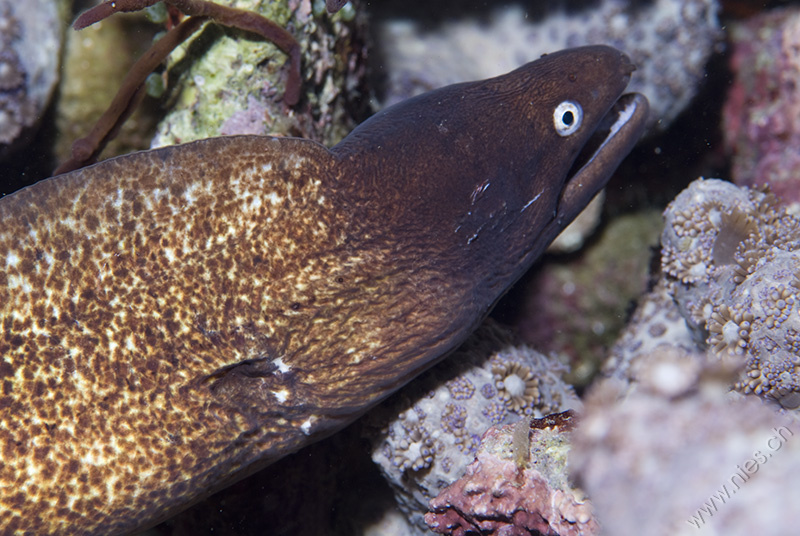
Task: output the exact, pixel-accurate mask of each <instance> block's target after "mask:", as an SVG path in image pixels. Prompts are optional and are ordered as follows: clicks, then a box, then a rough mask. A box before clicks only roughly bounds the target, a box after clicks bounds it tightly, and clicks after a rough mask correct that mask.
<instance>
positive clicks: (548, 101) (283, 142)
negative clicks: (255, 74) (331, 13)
mask: <svg viewBox="0 0 800 536" xmlns="http://www.w3.org/2000/svg"><path fill="white" fill-rule="evenodd" d="M632 70H633V66H632V65H631V64H630V62H629V60H628V58H627V57H626V56H625V55H624V54H622V53H621V52H619V51H617V50H614V49H611V48H608V47H603V46H595V47H585V48H580V49H573V50H569V51H563V52H559V53H555V54H551V55H548V56H545V57H543V58H542V59H540V60H538V61H535V62H532V63H529V64H527V65H525V66H523V67H521V68H519V69H518V70H516V71H513V72H511V73H509V74H507V75H504V76H500V77H497V78H494V79H490V80H485V81H480V82H473V83H465V84H459V85H455V86H449V87H446V88H443V89H440V90H436V91H433V92H431V93H428V94H425V95H421V96H419V97H417V98H414V99H411V100H409V101H406V102H404V103H400V104H398V105H397V106H394V107H392V108H389V109H387V110H385V111H383V112H381V113H379V114H377V115H375V116H374V117H373V118H371V119H370V120H368V121H366V122H365V123H364V124H362V125H361V126H360V127H359V128H357V129H356V130H355V131H353V132H352V133H351V134H350V136H349V137H347V138H346V139H345V140H343V141H342V142H341V143H340V144H338V145H337V146H335V147H333V148H332V149H327V148H325V147H323V146H321V145H319V144H316V143H313V142H311V141H308V140H301V139H290V138H282V139H278V138H270V137H254V136H247V137H231V138H214V139H208V140H203V141H198V142H194V143H190V144H186V145H182V146H175V147H168V148H163V149H157V150H152V151H145V152H140V153H136V154H132V155H128V156H122V157H118V158H114V159H111V160H107V161H105V162H101V163H99V164H96V165H94V166H92V167H89V168H86V169H82V170H79V171H75V172H72V173H68V174H65V175H60V176H57V177H53V178H51V179H48V180H45V181H42V182H40V183H38V184H35V185H33V186H31V187H28V188H26V189H24V190H21V191H19V192H16V193H14V194H12V195H9V196H7V197H5V198H3V199H2V200H0V266H2V271H1V272H0V456H2V465H0V534H4V535H9V534H37V535H44V534H103V535H109V534H125V533H128V532H131V531H134V530H137V529H140V528H143V527H146V526H149V525H152V524H154V523H156V522H158V521H160V520H162V519H164V518H165V517H168V516H170V515H172V514H174V513H176V512H177V511H179V510H181V509H183V508H185V507H186V506H188V505H189V504H191V503H192V502H194V501H196V500H198V499H199V498H201V497H203V496H205V495H207V494H208V493H210V492H211V491H214V490H216V489H218V488H220V487H221V486H224V485H226V484H227V483H230V482H233V481H235V480H236V479H238V478H241V477H243V476H245V475H247V474H249V473H251V472H253V471H255V470H257V469H260V468H262V467H264V466H266V465H268V464H269V463H271V462H273V461H275V460H276V459H278V458H281V457H283V456H284V455H286V454H288V453H290V452H292V451H295V450H297V449H299V448H301V447H302V446H304V445H307V444H309V443H311V442H313V441H316V440H318V439H320V438H322V437H324V436H326V435H329V434H331V433H333V432H335V431H336V430H339V429H341V428H342V427H343V426H345V425H346V424H348V423H350V422H352V421H353V420H354V419H355V418H357V417H358V416H360V415H361V414H363V413H364V412H365V411H366V410H367V409H368V408H370V407H371V406H373V405H375V404H376V403H377V402H378V401H380V400H381V399H383V398H385V397H386V396H388V395H389V394H391V393H392V392H394V391H395V390H397V389H399V388H400V387H402V386H403V385H404V384H405V383H406V382H407V381H409V380H410V379H411V378H413V377H414V376H415V375H417V374H418V373H420V372H421V371H423V370H424V369H426V368H428V367H429V366H431V365H432V364H434V363H435V362H437V361H438V360H439V359H440V358H442V356H444V355H445V354H446V353H447V352H448V351H450V350H451V349H453V348H454V347H455V346H456V345H458V344H459V343H460V342H461V341H462V340H463V339H464V338H466V336H467V335H468V334H469V333H470V331H471V330H472V329H473V328H474V327H475V326H476V325H477V324H478V323H479V322H480V321H481V320H482V319H483V317H484V316H485V315H486V314H487V313H488V311H489V310H490V308H491V306H492V305H493V304H494V303H495V302H496V301H497V299H498V298H499V297H500V296H501V295H502V294H503V293H504V292H505V290H506V289H507V288H508V287H509V286H510V285H511V284H512V283H513V282H514V281H515V280H516V279H518V278H519V277H520V276H521V275H522V274H523V273H524V271H525V270H526V269H527V268H529V267H530V265H531V264H532V263H533V262H534V260H535V259H536V258H537V257H538V256H539V255H540V253H541V252H542V250H543V249H544V248H545V247H546V246H547V244H548V243H549V242H550V241H551V240H552V239H553V238H554V237H555V236H556V235H557V233H558V232H559V231H560V230H561V229H562V228H563V227H564V226H565V225H566V224H567V223H569V221H570V220H571V219H572V218H573V217H574V216H575V215H577V214H578V212H579V211H580V210H581V209H582V208H583V206H584V205H585V204H586V203H587V202H588V201H589V200H590V199H591V198H592V197H593V196H594V195H595V193H596V192H597V191H598V190H599V189H600V188H601V187H602V186H604V184H605V182H606V181H607V179H608V177H609V175H610V174H611V172H612V171H613V170H614V168H615V167H616V166H617V164H618V163H619V162H620V160H621V159H622V158H624V156H625V155H626V154H627V153H628V152H629V150H630V149H631V148H632V146H633V145H634V143H635V142H636V140H637V139H638V137H639V135H640V134H641V130H642V128H643V120H644V117H645V116H646V115H647V101H646V100H645V99H644V98H643V97H641V96H639V95H624V96H621V94H622V92H623V90H624V88H625V86H626V85H627V83H628V80H629V78H630V74H631V72H632ZM598 129H600V130H603V131H605V132H608V133H609V135H608V137H607V138H606V139H604V140H603V139H600V140H597V139H596V137H593V134H595V132H596V131H597V130H598ZM590 140H592V141H590ZM587 145H593V146H594V147H595V148H598V147H599V148H598V150H597V152H596V153H595V154H594V155H593V156H590V157H583V156H581V157H580V158H579V152H580V151H581V150H582V149H583V148H584V147H585V146H587ZM576 160H577V161H578V163H577V164H576ZM581 166H582V167H581ZM578 168H580V169H578Z"/></svg>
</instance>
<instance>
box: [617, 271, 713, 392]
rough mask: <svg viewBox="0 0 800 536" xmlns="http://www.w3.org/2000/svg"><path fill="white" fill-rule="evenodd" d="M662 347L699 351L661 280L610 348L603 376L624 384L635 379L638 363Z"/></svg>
mask: <svg viewBox="0 0 800 536" xmlns="http://www.w3.org/2000/svg"><path fill="white" fill-rule="evenodd" d="M661 347H667V348H673V349H676V350H679V351H683V352H687V353H690V352H696V351H697V350H698V348H697V344H696V342H695V340H694V339H693V338H692V333H691V331H689V328H688V326H687V325H686V321H685V320H684V319H683V317H682V316H681V313H680V311H679V310H678V306H677V304H676V303H675V301H674V300H673V299H672V295H671V294H670V293H669V289H668V285H667V282H666V281H665V280H663V279H661V280H660V281H659V282H658V284H657V285H656V286H655V288H653V289H652V290H651V291H650V292H648V293H647V294H645V295H644V296H642V297H641V299H640V300H639V304H638V306H637V307H636V311H635V312H634V314H633V316H632V317H631V319H630V320H629V321H628V324H627V326H626V327H625V329H624V330H623V331H622V333H621V334H620V337H619V339H617V342H616V343H615V344H614V346H613V347H612V348H611V352H610V353H609V357H608V359H607V360H606V362H605V364H604V365H603V374H604V375H606V376H610V377H614V378H617V379H621V380H630V379H632V378H633V374H634V370H635V368H636V365H635V364H636V363H637V362H638V361H639V360H640V359H641V358H643V357H644V356H647V355H649V354H650V353H652V352H654V351H655V350H656V349H658V348H661Z"/></svg>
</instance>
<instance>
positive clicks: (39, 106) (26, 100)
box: [0, 0, 64, 159]
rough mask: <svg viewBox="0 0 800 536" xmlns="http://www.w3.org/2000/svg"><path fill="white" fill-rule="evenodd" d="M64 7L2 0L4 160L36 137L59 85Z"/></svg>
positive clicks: (50, 1) (53, 1)
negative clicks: (54, 91)
mask: <svg viewBox="0 0 800 536" xmlns="http://www.w3.org/2000/svg"><path fill="white" fill-rule="evenodd" d="M63 8H64V2H61V1H60V0H26V1H25V2H19V1H16V2H14V1H11V0H0V159H2V158H5V157H6V156H8V155H9V154H11V153H12V152H13V151H14V150H16V149H17V148H19V147H20V146H21V145H22V144H24V143H26V142H27V140H28V139H29V138H30V137H31V135H32V134H33V131H34V129H35V128H36V127H37V126H38V124H39V121H40V120H41V118H42V114H43V113H44V110H45V108H46V107H47V104H48V103H49V101H50V97H51V95H52V93H53V90H54V89H55V87H56V83H57V82H58V66H59V54H60V52H59V51H60V48H61V39H62V26H63V25H62V18H63V17H62V15H63Z"/></svg>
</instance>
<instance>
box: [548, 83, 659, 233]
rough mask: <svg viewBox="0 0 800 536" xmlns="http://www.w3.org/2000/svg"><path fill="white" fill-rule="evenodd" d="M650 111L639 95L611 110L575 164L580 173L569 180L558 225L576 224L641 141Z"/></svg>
mask: <svg viewBox="0 0 800 536" xmlns="http://www.w3.org/2000/svg"><path fill="white" fill-rule="evenodd" d="M649 108H650V105H649V103H648V102H647V98H646V97H645V96H644V95H641V94H639V93H628V94H625V95H622V96H621V97H620V98H619V100H617V102H616V103H615V104H614V105H613V106H612V107H611V110H609V112H608V113H607V114H606V115H605V117H604V118H603V120H602V121H601V122H600V124H599V125H598V127H597V129H596V130H595V134H594V135H593V136H592V138H591V139H590V140H589V141H588V142H587V143H586V145H585V146H584V149H583V151H581V154H580V155H579V156H578V159H577V160H576V163H575V164H574V165H573V167H572V169H573V170H575V169H577V171H574V172H572V171H571V172H570V174H569V176H568V177H567V181H566V182H565V184H564V188H563V189H562V191H561V198H560V199H559V202H558V212H557V214H556V224H557V225H559V226H561V225H562V224H564V223H567V222H570V221H572V220H573V219H574V218H575V217H576V216H577V215H578V214H579V213H580V212H581V211H582V210H583V208H584V207H585V206H586V205H587V204H588V203H589V201H591V199H592V198H593V197H594V196H595V195H596V194H597V192H599V191H600V190H601V189H602V188H603V187H604V186H605V185H606V182H608V179H609V178H611V175H612V173H614V170H615V169H616V168H617V166H619V164H620V162H622V160H623V159H624V158H625V157H626V156H628V153H629V152H630V151H631V149H633V146H634V145H636V143H637V142H638V141H639V138H640V137H641V135H642V132H643V131H644V127H645V121H646V120H647V116H648V112H649ZM592 150H593V152H592V153H591V154H590V155H588V156H584V155H586V154H587V151H592Z"/></svg>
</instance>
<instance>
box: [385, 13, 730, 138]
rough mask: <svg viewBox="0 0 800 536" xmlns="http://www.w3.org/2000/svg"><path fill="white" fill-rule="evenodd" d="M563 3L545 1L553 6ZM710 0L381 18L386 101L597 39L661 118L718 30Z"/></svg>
mask: <svg viewBox="0 0 800 536" xmlns="http://www.w3.org/2000/svg"><path fill="white" fill-rule="evenodd" d="M562 4H563V3H553V5H558V6H561V5H562ZM717 10H718V6H717V3H716V1H714V0H654V1H653V2H645V3H632V2H628V1H625V0H604V1H602V2H589V3H587V2H582V3H580V2H567V3H566V8H565V9H560V8H551V9H549V10H548V12H547V15H546V16H545V17H544V18H543V19H540V20H533V21H532V19H531V18H529V12H528V10H526V9H524V8H523V7H522V6H520V5H511V6H506V7H503V8H498V9H496V10H494V11H493V13H492V15H491V17H490V18H489V20H486V19H485V18H484V17H482V16H465V17H462V18H456V19H451V20H449V21H447V22H445V23H444V24H442V25H441V26H439V27H434V28H431V27H430V26H429V25H424V24H421V23H420V24H418V23H415V22H413V21H409V20H389V21H387V22H386V23H385V24H384V25H383V26H382V27H381V28H380V31H379V32H378V35H379V36H381V37H380V38H379V40H380V45H381V46H382V48H383V49H384V50H385V55H386V62H385V64H386V70H387V72H388V73H389V83H388V87H389V91H388V95H387V96H386V99H385V100H386V102H387V104H391V103H393V102H397V101H400V100H402V99H404V98H407V97H409V96H411V95H414V94H418V93H422V92H424V91H428V90H430V89H432V88H435V87H439V86H444V85H447V84H452V83H455V82H461V81H464V80H477V79H481V78H486V77H488V76H495V75H497V74H500V73H503V72H506V71H508V70H511V69H513V68H515V67H518V66H519V65H521V64H523V63H525V62H527V61H530V60H533V59H536V58H538V57H539V56H541V55H542V54H544V53H547V52H553V51H556V50H560V49H562V48H569V47H576V46H581V45H587V44H594V43H605V44H608V45H611V46H613V47H616V48H618V49H620V50H623V51H625V52H626V53H627V54H628V55H629V56H630V57H631V59H632V60H633V63H634V64H635V65H636V67H637V71H636V73H635V75H634V76H633V79H632V80H631V84H630V86H629V90H630V91H637V92H641V93H644V94H645V96H647V98H648V100H649V101H650V114H651V116H650V124H651V126H652V125H653V124H656V125H657V127H658V128H660V129H661V128H666V126H667V125H668V124H669V123H670V122H671V121H672V120H673V119H674V118H675V117H676V116H677V115H678V113H680V111H681V110H683V109H684V108H685V107H686V105H687V104H688V103H689V101H690V100H691V98H692V97H693V96H694V94H695V92H696V90H697V87H698V86H699V84H700V83H701V82H702V80H703V77H704V75H705V64H706V61H707V60H708V58H709V56H710V55H711V53H712V52H713V50H714V48H715V46H716V44H717V43H718V42H719V40H720V38H721V32H720V29H719V24H718V21H717Z"/></svg>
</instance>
